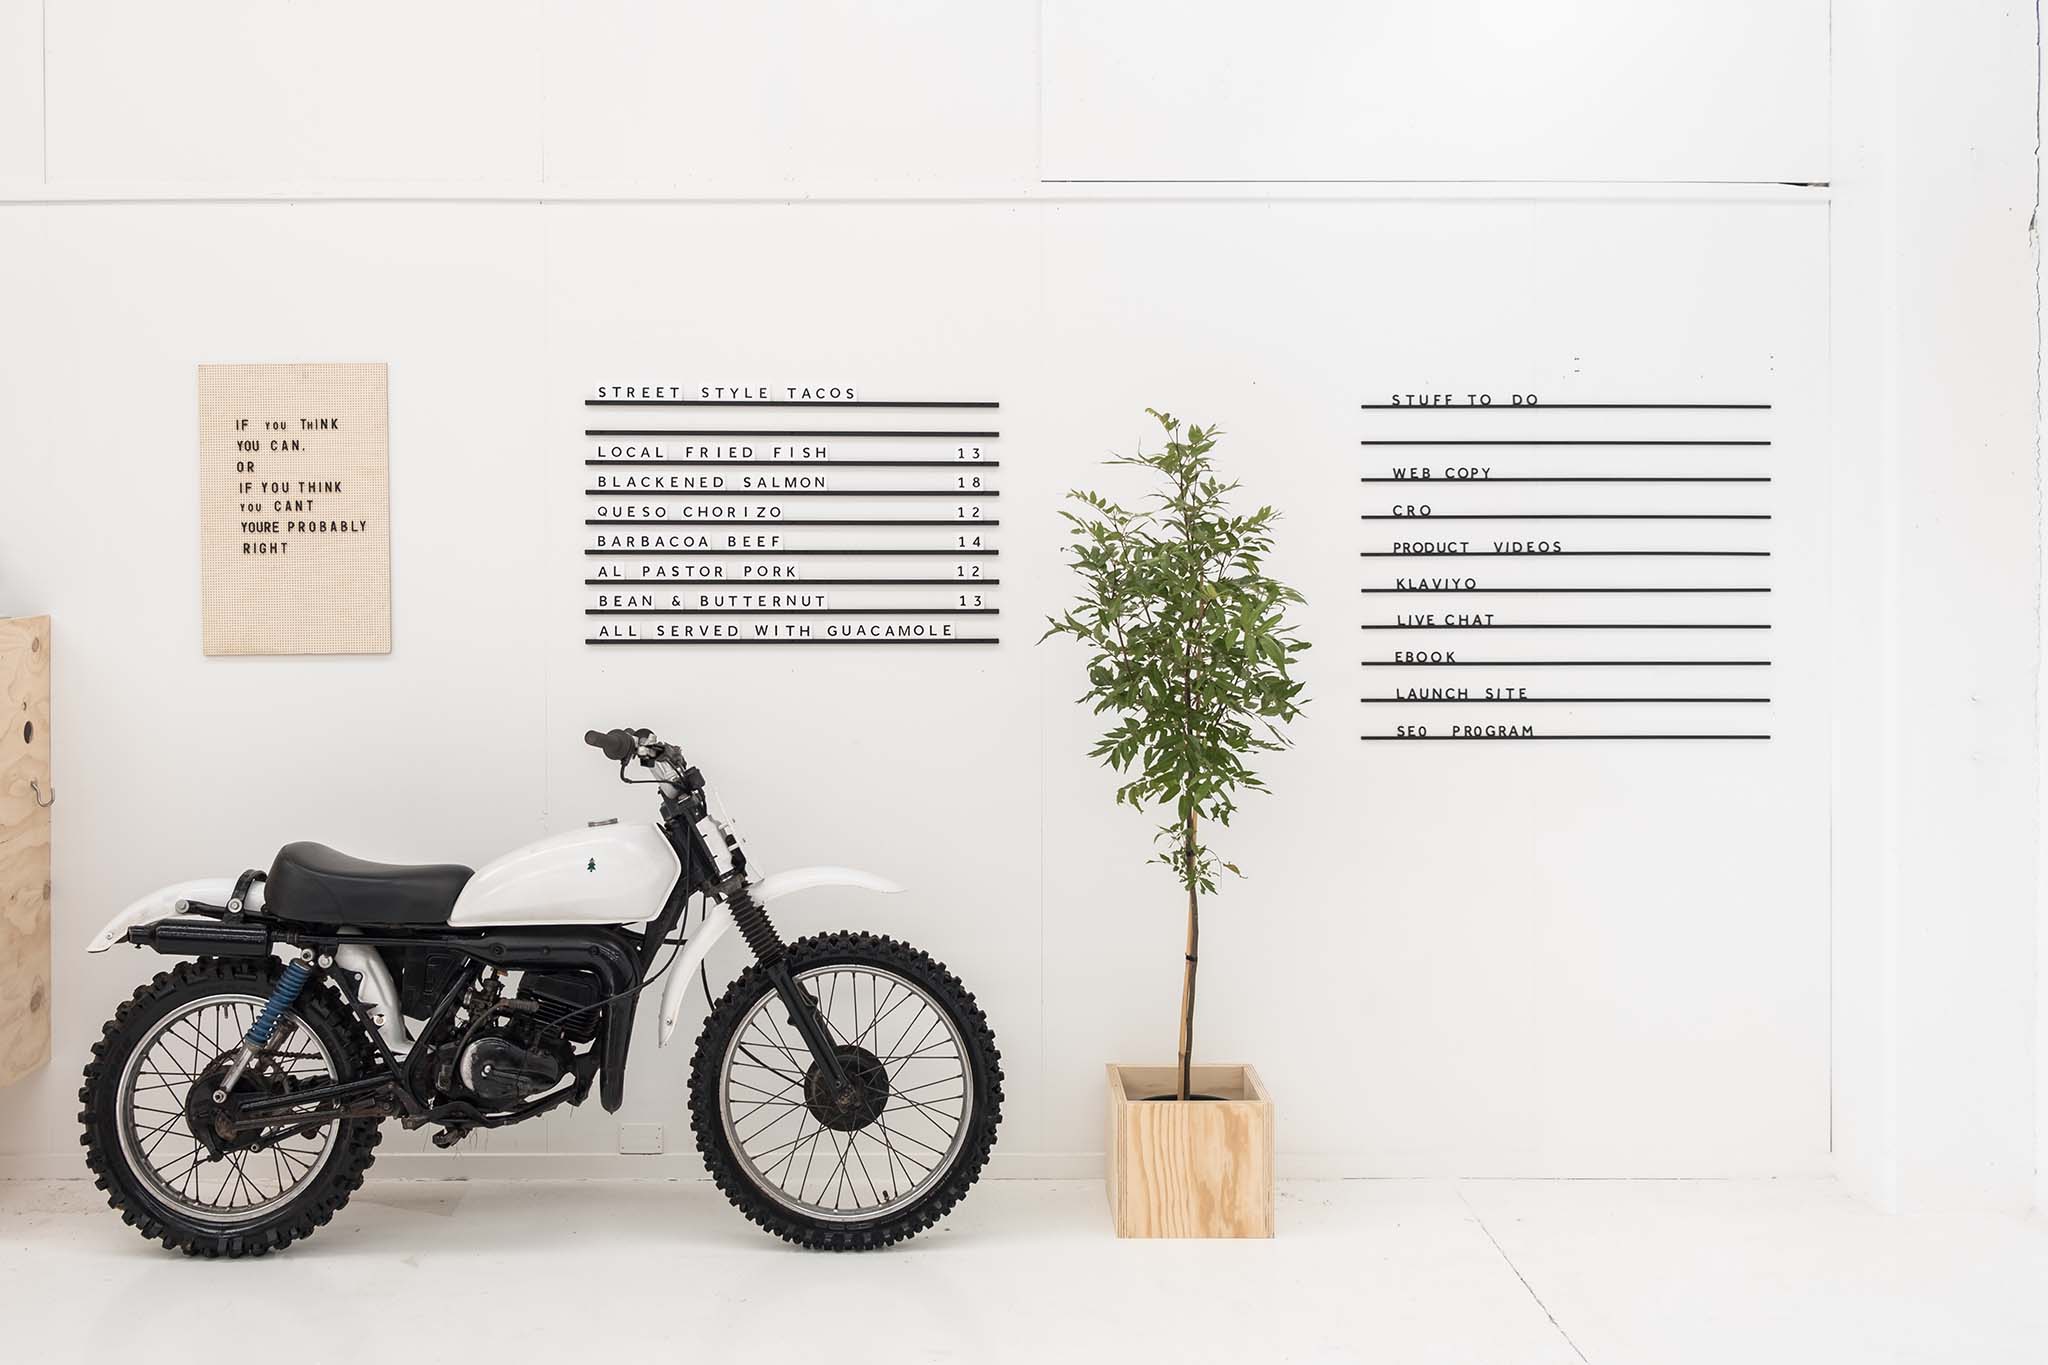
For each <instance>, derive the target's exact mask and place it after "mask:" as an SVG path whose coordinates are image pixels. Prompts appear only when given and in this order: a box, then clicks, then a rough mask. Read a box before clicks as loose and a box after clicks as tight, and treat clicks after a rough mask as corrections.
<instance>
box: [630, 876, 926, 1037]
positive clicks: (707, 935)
mask: <svg viewBox="0 0 2048 1365" xmlns="http://www.w3.org/2000/svg"><path fill="white" fill-rule="evenodd" d="M821 886H857V887H859V888H860V889H861V890H863V891H880V892H882V893H883V894H885V895H893V894H895V893H896V892H898V891H901V890H902V889H903V888H902V887H900V886H898V885H897V884H896V883H895V882H892V881H890V880H889V879H888V878H887V877H877V876H876V875H875V874H874V873H872V872H863V871H861V870H860V869H859V868H857V867H796V868H791V869H790V870H789V871H787V872H776V873H773V874H771V875H769V876H766V877H763V878H761V880H759V881H757V882H754V883H752V884H751V885H750V886H749V888H748V889H749V890H750V891H752V892H753V895H754V903H755V904H757V905H767V904H769V903H771V902H773V901H779V900H781V899H782V898H783V897H785V896H794V895H795V894H796V893H797V892H799V891H811V890H815V889H816V888H818V887H821ZM730 928H732V911H731V910H729V909H727V908H726V906H725V903H724V902H722V901H721V902H720V903H718V904H717V905H714V906H712V907H711V911H710V913H709V914H707V915H706V916H705V917H704V923H703V924H702V925H700V926H699V927H698V929H697V932H696V934H695V935H694V936H692V937H691V939H690V940H689V942H688V943H687V944H686V945H685V946H684V947H683V951H682V956H681V957H680V958H678V959H677V960H676V964H675V965H674V966H673V967H671V968H669V972H670V975H669V979H668V984H667V985H666V986H664V987H662V990H661V1041H660V1046H662V1047H667V1046H668V1040H669V1036H670V1035H671V1034H673V1033H674V1032H675V1031H676V1019H677V1018H678V1017H679V1016H680V1015H681V1014H682V1012H683V996H684V995H686V994H688V992H689V989H690V979H691V978H692V977H694V976H695V975H696V974H697V968H698V967H699V966H701V965H703V962H704V957H705V955H706V954H707V953H709V952H710V951H711V949H712V946H713V945H714V944H716V943H717V942H718V940H720V939H722V938H724V937H725V934H726V931H727V930H728V929H730ZM705 1003H706V1004H709V1003H710V1002H709V1001H706V1002H705Z"/></svg>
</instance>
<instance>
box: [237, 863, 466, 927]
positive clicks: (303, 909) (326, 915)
mask: <svg viewBox="0 0 2048 1365" xmlns="http://www.w3.org/2000/svg"><path fill="white" fill-rule="evenodd" d="M473 875H475V874H474V873H472V872H471V871H470V869H468V868H466V867H462V866H459V865H458V864H455V863H429V864H426V865H424V866H419V867H404V866H395V865H393V864H391V863H371V862H365V861H363V860H362V859H361V858H351V857H349V856H348V854H346V853H338V852H336V851H335V850H334V849H331V848H329V847H327V845H325V844H313V843H296V844H286V845H285V846H284V847H283V848H281V849H279V850H278V851H277V861H276V862H274V863H272V864H271V865H270V877H269V880H268V881H267V882H265V884H264V888H263V908H264V910H265V911H267V912H268V913H270V914H273V915H276V916H277V917H278V918H279V919H288V920H293V921H296V922H297V923H300V924H351V925H360V924H446V923H447V922H448V912H449V911H450V910H453V909H454V908H455V898H456V897H457V896H459V895H461V894H462V888H463V887H464V886H467V885H468V884H469V879H470V878H471V877H472V876H473Z"/></svg>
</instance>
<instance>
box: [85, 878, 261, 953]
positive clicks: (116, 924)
mask: <svg viewBox="0 0 2048 1365" xmlns="http://www.w3.org/2000/svg"><path fill="white" fill-rule="evenodd" d="M235 880H236V879H235V878H233V877H201V878H200V879H199V880H197V881H190V882H173V883H171V884H170V885H169V886H160V887H158V888H157V889H156V890H154V891H152V892H150V893H149V894H148V895H147V896H144V897H142V898H141V899H140V900H137V901H135V902H133V903H132V904H130V905H129V907H128V908H127V909H126V910H123V911H122V912H121V913H120V914H118V915H116V916H114V917H113V918H112V919H110V920H108V921H107V925H106V928H104V929H102V930H100V931H99V933H97V934H95V935H93V940H92V942H91V943H88V944H87V945H86V946H85V950H86V951H87V952H88V953H104V952H105V951H106V950H107V949H109V948H111V947H113V946H114V945H115V944H116V943H120V942H122V941H123V940H124V939H126V938H127V936H128V931H129V930H130V929H133V928H134V927H135V926H136V925H138V924H155V923H157V922H158V921H159V920H167V919H176V918H180V916H179V915H178V902H179V901H198V902H200V903H201V904H204V905H226V904H227V903H228V897H230V896H232V895H234V894H235ZM244 908H245V909H248V910H251V911H255V910H261V909H262V908H263V883H262V882H255V883H253V884H252V885H251V886H250V887H249V896H248V900H247V903H246V905H245V906H244ZM193 918H199V917H198V916H194V917H193Z"/></svg>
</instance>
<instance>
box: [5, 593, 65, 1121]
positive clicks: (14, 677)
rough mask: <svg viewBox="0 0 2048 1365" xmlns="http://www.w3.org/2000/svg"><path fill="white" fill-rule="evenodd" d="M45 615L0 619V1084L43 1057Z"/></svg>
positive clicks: (46, 1017) (46, 997)
mask: <svg viewBox="0 0 2048 1365" xmlns="http://www.w3.org/2000/svg"><path fill="white" fill-rule="evenodd" d="M54 799H55V798H54V797H53V796H52V795H51V793H50V618H49V617H47V616H25V617H18V618H0V1085H6V1084H7V1083H8V1082H10V1081H16V1080H20V1079H21V1078H22V1077H23V1076H26V1075H27V1074H28V1073H29V1072H31V1071H33V1070H35V1069H36V1068H37V1067H39V1066H41V1065H42V1064H43V1063H44V1062H46V1061H48V1060H49V1059H50V811H49V805H48V803H49V802H51V801H52V800H54Z"/></svg>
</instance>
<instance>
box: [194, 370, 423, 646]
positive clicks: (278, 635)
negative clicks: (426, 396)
mask: <svg viewBox="0 0 2048 1365" xmlns="http://www.w3.org/2000/svg"><path fill="white" fill-rule="evenodd" d="M385 395H386V374H385V367H384V366H383V365H201V366H200V367H199V517H200V528H199V557H200V591H201V596H202V599H203V608H204V610H203V615H204V617H205V639H206V652H207V653H208V654H388V653H390V652H391V533H390V525H389V515H390V493H389V484H390V446H389V441H388V437H387V407H386V396H385Z"/></svg>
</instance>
